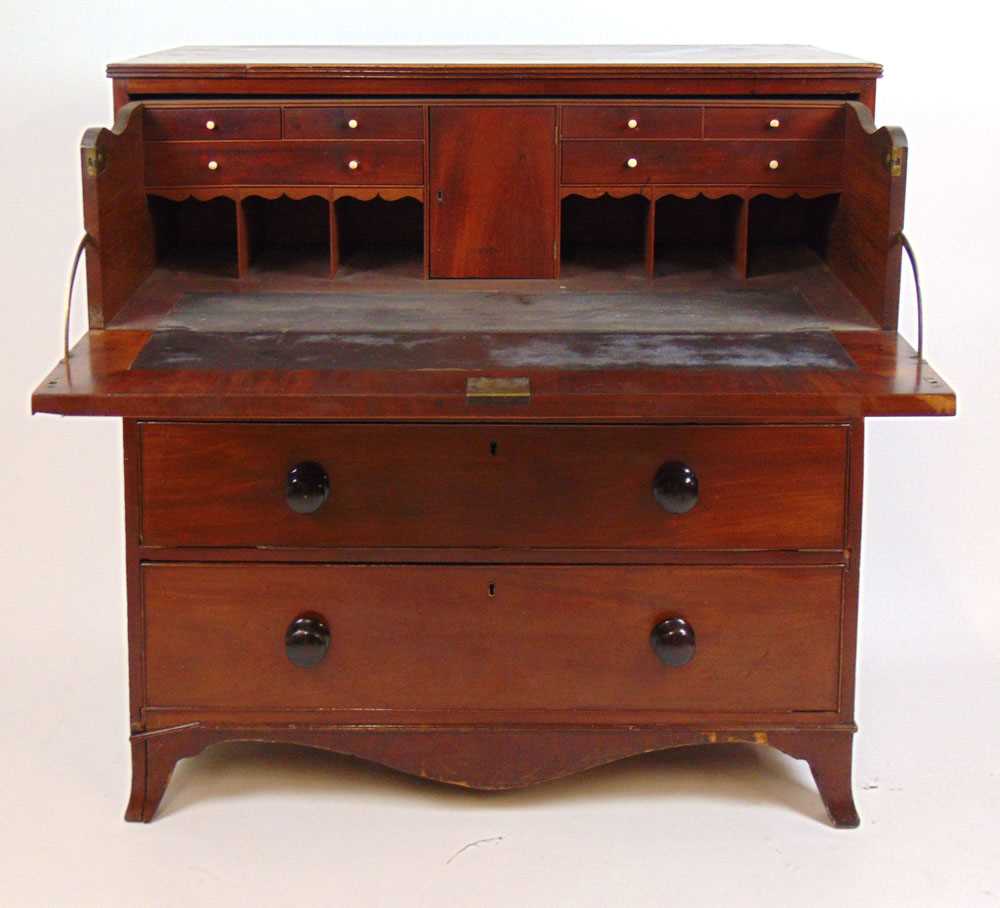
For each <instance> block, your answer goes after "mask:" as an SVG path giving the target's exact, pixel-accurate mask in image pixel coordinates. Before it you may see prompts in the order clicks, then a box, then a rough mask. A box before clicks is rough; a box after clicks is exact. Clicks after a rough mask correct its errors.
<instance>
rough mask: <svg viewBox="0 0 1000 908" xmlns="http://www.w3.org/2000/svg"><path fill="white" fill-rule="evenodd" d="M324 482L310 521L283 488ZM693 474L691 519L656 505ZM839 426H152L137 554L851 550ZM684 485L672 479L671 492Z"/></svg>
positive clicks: (145, 443)
mask: <svg viewBox="0 0 1000 908" xmlns="http://www.w3.org/2000/svg"><path fill="white" fill-rule="evenodd" d="M301 463H317V464H320V465H321V466H322V467H323V470H324V471H325V473H326V476H327V478H328V482H329V495H328V498H327V499H326V500H325V502H323V503H322V504H320V505H319V507H318V509H317V510H315V511H314V512H313V513H308V514H301V513H297V512H295V511H293V510H292V508H291V507H290V506H289V504H288V501H287V500H286V492H287V480H288V474H289V470H290V469H291V468H292V467H294V466H296V465H297V464H301ZM667 463H670V464H686V465H687V466H689V467H690V468H691V470H693V471H694V475H695V478H696V480H697V483H698V497H697V503H696V504H694V506H693V507H691V508H690V509H689V510H687V511H686V513H670V512H668V511H667V510H665V509H664V507H663V506H661V504H659V503H658V502H657V500H656V498H655V497H654V494H653V480H654V477H655V476H656V475H657V473H658V470H659V469H660V467H661V466H662V465H664V464H667ZM846 471H847V430H846V429H845V428H843V427H840V426H813V427H746V426H678V427H661V426H654V427H639V426H635V427H630V426H539V427H534V426H503V425H498V426H490V425H475V426H435V425H410V426H398V425H330V424H327V425H323V424H314V425H268V424H237V425H224V424H223V425H219V424H208V423H204V424H181V423H146V424H144V426H143V429H142V535H143V541H144V543H145V544H147V545H160V546H184V545H199V546H206V545H214V546H255V545H267V546H340V547H353V546H358V547H393V546H403V547H406V546H434V547H437V546H440V547H478V546H490V547H504V548H527V547H531V548H536V547H542V548H560V547H561V548H576V547H587V548H591V547H595V548H618V547H621V548H673V549H795V548H804V549H829V550H839V549H841V548H843V544H844V543H843V539H844V499H845V476H846ZM674 478H675V479H676V477H674Z"/></svg>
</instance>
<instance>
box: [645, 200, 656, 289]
mask: <svg viewBox="0 0 1000 908" xmlns="http://www.w3.org/2000/svg"><path fill="white" fill-rule="evenodd" d="M643 195H645V196H646V200H647V201H648V203H649V206H648V207H647V208H646V277H649V278H651V277H653V275H654V274H655V273H656V193H655V192H652V191H649V190H647V191H644V192H643Z"/></svg>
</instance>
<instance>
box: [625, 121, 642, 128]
mask: <svg viewBox="0 0 1000 908" xmlns="http://www.w3.org/2000/svg"><path fill="white" fill-rule="evenodd" d="M626 125H627V126H628V128H629V129H638V128H639V121H638V120H636V119H632V120H629V121H628V123H627V124H626Z"/></svg>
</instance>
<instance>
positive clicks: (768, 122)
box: [705, 106, 844, 141]
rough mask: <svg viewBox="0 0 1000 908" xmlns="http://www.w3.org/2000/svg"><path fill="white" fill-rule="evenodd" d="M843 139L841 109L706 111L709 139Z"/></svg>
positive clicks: (732, 109)
mask: <svg viewBox="0 0 1000 908" xmlns="http://www.w3.org/2000/svg"><path fill="white" fill-rule="evenodd" d="M843 137H844V109H843V108H842V107H764V106H754V107H706V108H705V138H706V139H770V140H780V139H825V140H828V141H838V140H841V139H843Z"/></svg>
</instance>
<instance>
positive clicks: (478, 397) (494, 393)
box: [465, 376, 531, 404]
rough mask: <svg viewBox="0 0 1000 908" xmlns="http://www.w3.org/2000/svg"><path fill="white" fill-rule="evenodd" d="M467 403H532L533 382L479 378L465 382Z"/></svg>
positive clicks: (528, 380)
mask: <svg viewBox="0 0 1000 908" xmlns="http://www.w3.org/2000/svg"><path fill="white" fill-rule="evenodd" d="M465 401H466V403H470V404H474V403H480V404H486V403H492V404H526V403H530V402H531V380H530V379H527V378H488V377H485V376H478V377H476V378H468V379H466V381H465Z"/></svg>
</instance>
